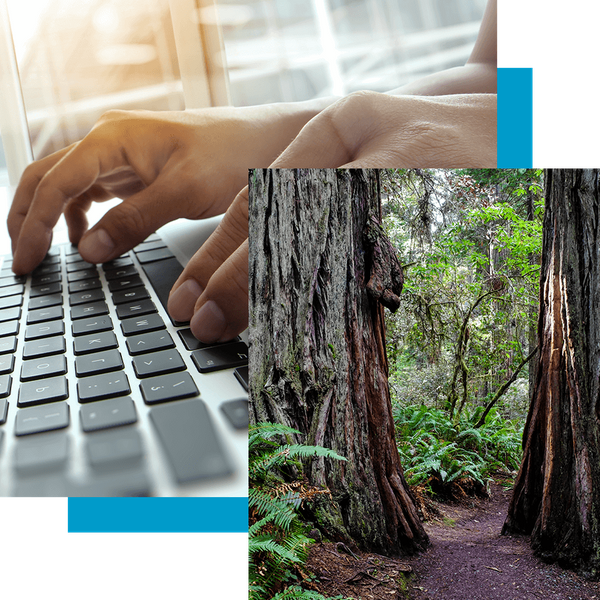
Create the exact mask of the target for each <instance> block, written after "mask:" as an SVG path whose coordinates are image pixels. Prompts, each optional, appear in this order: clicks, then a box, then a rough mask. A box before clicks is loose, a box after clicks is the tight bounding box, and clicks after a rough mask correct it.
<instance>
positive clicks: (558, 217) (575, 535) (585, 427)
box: [504, 169, 600, 579]
mask: <svg viewBox="0 0 600 600" xmlns="http://www.w3.org/2000/svg"><path fill="white" fill-rule="evenodd" d="M545 188H546V190H545V194H546V213H545V217H544V219H545V220H544V239H543V256H542V271H541V277H542V279H541V290H540V317H539V322H538V336H539V340H540V353H539V366H538V369H537V375H536V384H535V392H534V396H533V401H532V404H531V407H530V411H529V415H528V418H527V423H526V426H525V433H524V437H523V448H524V457H523V463H522V465H521V469H520V471H519V474H518V477H517V481H516V484H515V489H514V494H513V498H512V501H511V505H510V508H509V513H508V517H507V520H506V523H505V525H504V532H505V533H506V532H522V533H531V544H532V547H533V549H534V550H535V552H536V553H537V554H538V555H540V556H541V557H542V558H544V559H546V560H550V561H558V562H559V563H561V564H562V565H563V566H567V567H571V568H575V569H576V570H578V571H580V572H581V573H582V574H584V575H585V576H587V577H590V578H594V579H597V578H599V577H600V427H599V424H600V402H599V400H600V260H599V258H600V257H599V248H600V219H599V215H600V187H599V172H598V170H579V169H578V170H549V171H547V172H546V176H545Z"/></svg>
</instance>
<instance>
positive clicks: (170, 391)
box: [140, 371, 200, 404]
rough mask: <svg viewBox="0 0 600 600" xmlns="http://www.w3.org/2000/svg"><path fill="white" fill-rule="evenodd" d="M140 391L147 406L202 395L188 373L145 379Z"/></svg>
mask: <svg viewBox="0 0 600 600" xmlns="http://www.w3.org/2000/svg"><path fill="white" fill-rule="evenodd" d="M140 389H141V390H142V396H143V397H144V402H145V403H146V404H156V403H158V402H170V401H171V400H179V399H181V398H189V397H191V396H197V395H198V394H199V393H200V392H199V391H198V388H197V387H196V384H195V383H194V380H193V379H192V376H191V375H190V374H189V373H188V372H187V371H184V372H183V373H173V374H171V375H160V376H158V377H151V378H149V379H145V380H144V381H142V382H141V383H140Z"/></svg>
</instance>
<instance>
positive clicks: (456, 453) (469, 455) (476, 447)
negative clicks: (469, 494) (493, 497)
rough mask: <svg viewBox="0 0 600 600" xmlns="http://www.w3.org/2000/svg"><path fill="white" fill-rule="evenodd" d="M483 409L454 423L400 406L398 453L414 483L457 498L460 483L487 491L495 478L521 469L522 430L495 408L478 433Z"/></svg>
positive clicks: (444, 415) (433, 412)
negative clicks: (457, 487)
mask: <svg viewBox="0 0 600 600" xmlns="http://www.w3.org/2000/svg"><path fill="white" fill-rule="evenodd" d="M481 410H482V409H477V410H475V411H473V413H471V414H469V412H468V411H465V412H463V413H462V415H461V417H460V419H458V420H457V421H453V420H451V419H450V418H449V417H448V415H447V413H446V412H445V411H443V410H440V409H436V408H430V407H427V406H424V405H421V406H414V405H400V404H398V403H395V405H394V421H395V425H396V435H397V440H398V451H399V452H400V458H401V462H402V465H403V467H404V469H405V475H406V478H407V481H408V483H409V485H413V486H417V485H424V486H425V487H426V488H427V489H428V490H429V491H430V492H432V493H437V494H440V495H444V496H453V495H454V486H456V485H460V486H463V487H465V484H469V485H468V486H467V487H469V488H471V489H472V488H473V485H475V488H477V487H480V488H485V487H486V486H487V483H488V481H489V480H490V479H491V476H492V475H493V474H496V473H498V472H502V473H504V474H511V473H512V472H513V471H514V470H516V469H518V467H519V464H520V461H521V437H522V426H521V425H517V424H516V423H514V422H511V421H508V420H505V419H504V418H503V417H502V416H501V415H500V414H499V413H498V412H497V411H496V410H495V409H492V410H491V411H490V413H489V415H488V417H487V418H486V422H485V424H484V426H483V427H480V428H477V429H476V428H475V427H474V425H475V423H476V422H477V421H478V420H479V417H480V416H481Z"/></svg>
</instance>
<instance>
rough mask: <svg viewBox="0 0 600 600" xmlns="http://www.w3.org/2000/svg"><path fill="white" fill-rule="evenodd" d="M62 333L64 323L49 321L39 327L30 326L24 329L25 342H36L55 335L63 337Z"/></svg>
mask: <svg viewBox="0 0 600 600" xmlns="http://www.w3.org/2000/svg"><path fill="white" fill-rule="evenodd" d="M64 333H65V322H64V321H50V322H49V323H40V324H39V325H30V326H29V327H27V329H25V340H26V341H29V340H37V339H39V338H45V337H51V336H55V335H64Z"/></svg>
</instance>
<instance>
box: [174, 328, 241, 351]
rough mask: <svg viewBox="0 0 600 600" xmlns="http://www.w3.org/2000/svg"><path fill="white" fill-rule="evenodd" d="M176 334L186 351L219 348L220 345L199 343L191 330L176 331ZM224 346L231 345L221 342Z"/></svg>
mask: <svg viewBox="0 0 600 600" xmlns="http://www.w3.org/2000/svg"><path fill="white" fill-rule="evenodd" d="M177 333H178V334H179V337H180V338H181V341H182V342H183V343H184V344H185V347H186V348H187V349H188V350H199V349H200V348H211V347H212V346H220V345H221V344H215V343H212V344H205V343H204V342H201V341H200V340H198V339H196V338H195V337H194V334H193V333H192V330H191V329H178V330H177ZM239 339H240V338H239V337H238V338H236V339H235V340H232V341H238V340H239ZM223 343H224V344H231V342H223Z"/></svg>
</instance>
